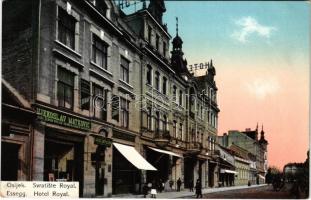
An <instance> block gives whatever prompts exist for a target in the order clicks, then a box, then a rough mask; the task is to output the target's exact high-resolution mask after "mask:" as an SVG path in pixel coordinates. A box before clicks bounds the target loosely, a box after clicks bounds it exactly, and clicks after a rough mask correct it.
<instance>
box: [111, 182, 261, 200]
mask: <svg viewBox="0 0 311 200" xmlns="http://www.w3.org/2000/svg"><path fill="white" fill-rule="evenodd" d="M266 185H267V184H261V185H252V186H247V185H243V186H231V187H220V188H205V189H202V194H207V193H213V192H222V191H228V190H239V189H245V188H255V187H262V186H266ZM194 195H195V192H190V191H189V189H184V190H182V191H180V192H177V191H168V192H162V193H158V194H157V199H176V198H182V197H190V196H194ZM150 197H151V195H150V194H148V195H147V198H150ZM112 198H118V199H119V198H130V199H135V198H144V195H142V194H140V195H134V194H124V195H113V196H112Z"/></svg>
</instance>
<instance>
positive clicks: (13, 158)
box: [1, 142, 21, 181]
mask: <svg viewBox="0 0 311 200" xmlns="http://www.w3.org/2000/svg"><path fill="white" fill-rule="evenodd" d="M20 147H21V145H18V144H13V143H7V142H2V143H1V180H2V181H17V180H18V170H19V166H20V161H19V159H18V153H19V149H20Z"/></svg>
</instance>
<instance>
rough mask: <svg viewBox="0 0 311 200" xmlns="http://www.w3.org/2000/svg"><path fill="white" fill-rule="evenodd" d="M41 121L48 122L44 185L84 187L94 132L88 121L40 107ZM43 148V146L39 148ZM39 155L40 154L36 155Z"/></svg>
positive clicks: (80, 194)
mask: <svg viewBox="0 0 311 200" xmlns="http://www.w3.org/2000/svg"><path fill="white" fill-rule="evenodd" d="M36 110H37V114H38V119H39V120H41V121H42V122H44V123H43V124H44V126H43V129H42V132H43V133H44V146H43V147H40V148H43V149H44V152H43V160H44V162H43V181H75V182H79V196H80V197H81V196H82V195H83V187H84V164H85V163H84V153H85V152H84V147H85V143H87V141H86V140H85V138H86V136H87V134H88V133H89V131H90V129H91V123H90V121H89V120H88V119H86V118H83V117H80V116H77V115H74V114H72V113H67V112H65V111H62V110H59V109H56V108H52V107H47V106H44V105H38V106H37V108H36ZM37 145H39V144H37ZM36 154H38V155H39V154H40V153H39V151H36Z"/></svg>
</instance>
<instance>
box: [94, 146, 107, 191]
mask: <svg viewBox="0 0 311 200" xmlns="http://www.w3.org/2000/svg"><path fill="white" fill-rule="evenodd" d="M95 162H96V164H95V165H96V166H95V168H96V176H95V189H96V191H95V192H96V195H98V196H101V195H103V194H104V186H105V167H104V165H105V148H104V147H102V146H98V147H97V149H96V153H95Z"/></svg>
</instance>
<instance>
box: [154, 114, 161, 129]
mask: <svg viewBox="0 0 311 200" xmlns="http://www.w3.org/2000/svg"><path fill="white" fill-rule="evenodd" d="M155 117H156V119H155V124H154V130H155V131H158V130H159V127H160V112H159V111H156V116H155Z"/></svg>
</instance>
